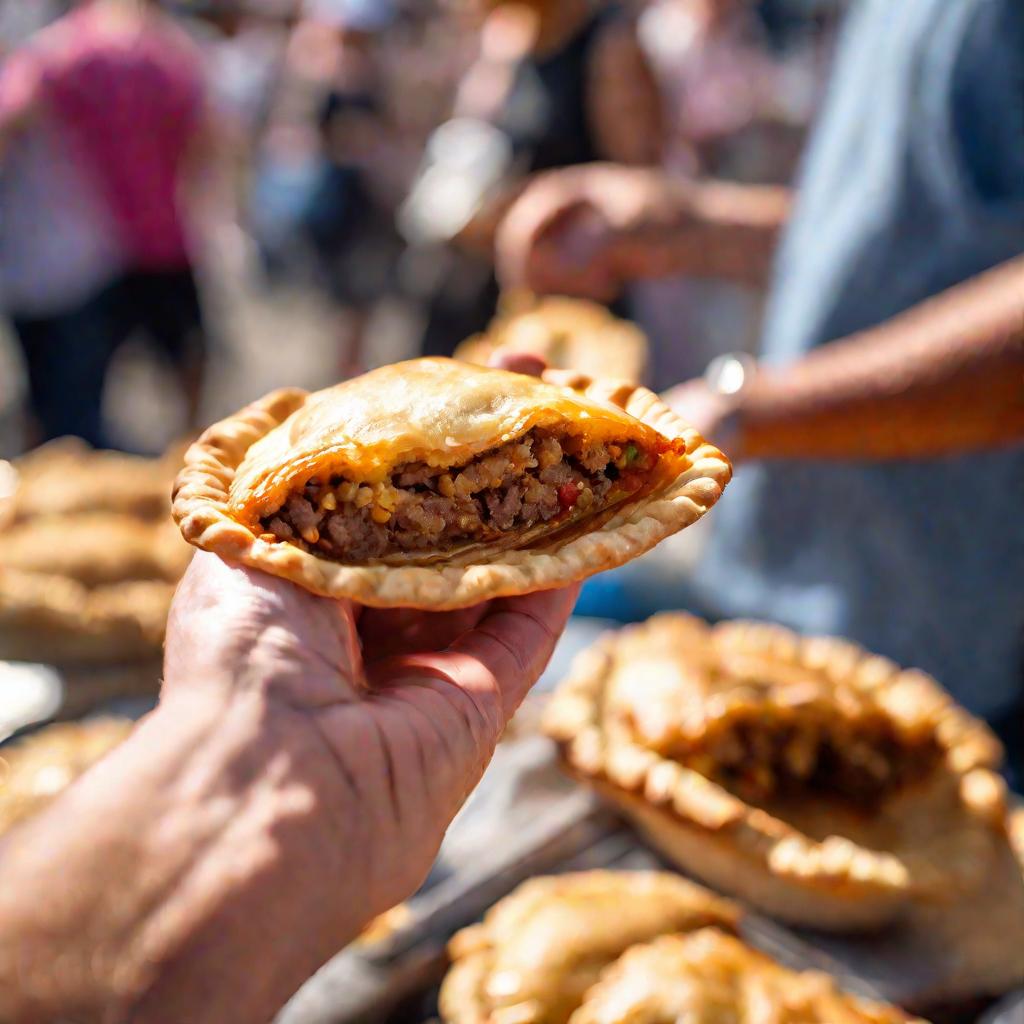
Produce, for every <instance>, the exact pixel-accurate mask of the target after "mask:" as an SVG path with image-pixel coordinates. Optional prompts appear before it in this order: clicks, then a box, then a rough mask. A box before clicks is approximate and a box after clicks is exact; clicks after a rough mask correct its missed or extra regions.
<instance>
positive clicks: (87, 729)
mask: <svg viewBox="0 0 1024 1024" xmlns="http://www.w3.org/2000/svg"><path fill="white" fill-rule="evenodd" d="M134 724H135V723H134V722H132V721H131V720H130V719H127V718H94V719H90V720H88V721H85V722H76V723H67V724H62V725H51V726H47V727H46V728H45V729H40V730H39V732H36V733H33V734H32V735H31V736H29V737H27V738H26V739H23V740H20V741H19V742H18V743H15V744H13V745H12V746H10V747H5V748H4V749H3V750H0V779H2V783H0V836H2V835H3V834H4V833H5V832H7V831H8V830H9V829H11V828H13V827H14V826H15V825H16V824H18V823H19V822H21V821H23V820H25V819H26V818H28V817H30V816H31V815H33V814H38V813H39V812H40V811H41V810H43V808H45V807H46V806H47V804H49V803H50V802H51V801H53V800H55V799H56V798H57V797H58V796H59V795H60V794H61V793H62V792H63V791H64V789H65V788H66V787H67V786H69V785H70V784H71V783H72V782H74V781H75V779H77V778H78V776H79V775H82V774H83V773H84V772H85V771H87V770H88V769H89V768H90V767H92V765H93V764H95V763H96V762H97V761H99V760H100V758H102V757H103V756H104V755H106V754H107V753H109V752H110V751H111V750H113V748H114V747H116V746H117V745H118V744H119V743H121V742H123V741H124V740H125V739H127V738H128V734H129V733H130V732H131V730H132V727H133V726H134Z"/></svg>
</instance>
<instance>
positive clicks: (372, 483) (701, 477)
mask: <svg viewBox="0 0 1024 1024" xmlns="http://www.w3.org/2000/svg"><path fill="white" fill-rule="evenodd" d="M730 475H731V466H730V464H729V462H728V460H727V459H726V458H725V457H724V456H723V455H722V454H721V452H719V451H718V450H717V449H716V448H714V447H712V446H711V445H709V444H707V443H706V442H705V441H704V439H703V438H701V436H700V435H699V434H698V433H697V432H696V431H695V430H693V429H692V428H690V427H688V426H686V424H684V423H683V422H682V421H681V420H680V419H679V418H678V417H677V416H675V414H674V413H672V412H671V410H669V409H668V408H667V407H666V406H665V405H663V404H662V403H661V402H660V401H659V400H658V399H657V398H656V396H654V395H653V394H651V392H649V391H646V390H644V389H643V388H638V387H635V386H632V385H625V384H621V383H614V382H609V383H600V382H594V381H591V380H590V379H589V378H584V377H580V376H579V375H576V374H564V373H555V372H549V373H548V374H546V375H545V378H544V380H538V379H536V378H533V377H527V376H523V375H521V374H513V373H506V372H504V371H501V370H488V369H483V368H479V367H474V366H467V365H464V364H461V363H458V362H455V361H453V360H449V359H419V360H413V361H411V362H407V363H401V364H398V365H395V366H387V367H384V368H382V369H379V370H375V371H373V372H372V373H368V374H366V375H364V376H363V377H359V378H356V379H354V380H351V381H348V382H346V383H344V384H340V385H338V386H337V387H334V388H330V389H328V390H326V391H321V392H318V393H317V394H314V395H308V394H306V393H305V392H302V391H297V390H289V391H281V392H276V393H274V394H272V395H270V396H268V397H267V398H266V399H264V400H263V401H261V402H257V403H256V404H254V405H252V406H249V407H248V408H247V409H244V410H243V411H242V412H240V413H238V414H237V415H235V416H233V417H231V418H230V419H228V420H225V421H224V422H222V423H220V424H217V425H216V426H214V427H212V428H211V429H210V430H209V431H207V432H206V434H204V435H203V437H202V438H201V439H200V440H199V441H198V442H197V443H196V444H195V445H194V446H193V447H192V448H191V449H190V451H189V454H188V456H187V458H186V465H185V469H184V470H183V471H182V473H181V474H180V476H179V478H178V482H177V485H176V492H175V500H174V516H175V518H176V520H177V521H178V523H179V524H180V526H181V529H182V533H183V535H184V536H185V539H186V540H188V541H190V542H191V543H193V544H195V545H196V546H198V547H201V548H205V549H207V550H211V551H215V552H217V553H219V554H222V555H224V556H226V557H229V558H233V559H236V560H238V561H242V562H244V563H246V564H249V565H253V566H255V567H257V568H261V569H265V570H267V571H268V572H272V573H274V574H276V575H279V576H283V577H285V578H287V579H291V580H294V581H295V582H297V583H300V584H302V585H303V586H305V587H306V588H307V589H309V590H312V591H314V592H316V593H320V594H325V595H329V596H335V597H349V598H353V599H355V600H358V601H360V602H362V603H364V604H371V605H382V606H389V605H390V606H403V605H404V606H416V607H424V608H434V609H444V608H458V607H463V606H468V605H471V604H474V603H477V602H479V601H482V600H485V599H488V598H492V597H499V596H506V595H510V594H520V593H528V592H531V591H534V590H543V589H546V588H550V587H556V586H562V585H565V584H568V583H571V582H573V581H575V580H579V579H583V578H584V577H586V576H589V575H592V574H593V573H595V572H599V571H600V570H602V569H608V568H611V567H613V566H617V565H621V564H623V563H624V562H626V561H628V560H629V559H631V558H634V557H635V556H637V555H639V554H641V553H643V552H644V551H646V550H648V549H649V548H651V547H653V546H654V545H655V544H657V543H658V541H660V540H662V539H663V538H665V537H667V536H668V535H670V534H672V533H675V532H676V531H677V530H679V529H681V528H682V527H684V526H687V525H688V524H690V523H692V522H694V521H695V520H696V519H698V518H699V517H700V516H701V515H703V514H704V512H706V511H707V509H708V508H710V507H711V506H712V505H713V504H714V503H715V502H716V501H717V500H718V497H719V496H720V494H721V491H722V488H723V487H724V486H725V484H726V483H727V482H728V480H729V477H730Z"/></svg>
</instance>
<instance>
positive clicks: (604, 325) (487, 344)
mask: <svg viewBox="0 0 1024 1024" xmlns="http://www.w3.org/2000/svg"><path fill="white" fill-rule="evenodd" d="M498 349H501V350H502V351H503V352H515V353H529V354H530V355H536V356H540V357H541V358H542V359H543V360H544V361H545V362H546V363H547V364H548V366H550V367H552V368H554V369H558V370H574V371H575V372H577V373H582V374H586V375H587V376H590V377H614V378H616V379H619V380H629V381H634V382H636V383H639V382H640V381H642V380H643V379H644V374H645V373H646V370H647V360H648V351H649V344H648V341H647V338H646V336H645V335H644V332H643V331H641V330H640V328H639V327H637V326H636V324H633V323H630V322H629V321H628V320H620V319H619V318H618V317H616V316H613V315H612V314H611V313H610V312H609V311H608V309H607V308H605V307H604V306H600V305H598V304H597V303H596V302H587V301H585V300H583V299H569V298H564V297H561V296H553V297H550V298H543V299H539V300H538V301H536V302H535V303H534V304H532V305H526V306H515V307H513V308H510V309H508V310H503V311H502V313H501V314H500V315H499V316H498V317H496V318H495V319H494V321H493V322H492V323H491V325H490V326H489V327H488V329H487V333H486V334H478V335H476V336H475V337H472V338H469V339H467V340H466V341H464V342H463V343H462V344H461V345H459V347H458V348H457V349H456V350H455V358H456V359H462V360H464V361H465V362H467V363H476V364H478V365H479V366H487V365H488V363H489V361H490V359H491V357H492V356H493V355H494V353H495V352H496V351H497V350H498Z"/></svg>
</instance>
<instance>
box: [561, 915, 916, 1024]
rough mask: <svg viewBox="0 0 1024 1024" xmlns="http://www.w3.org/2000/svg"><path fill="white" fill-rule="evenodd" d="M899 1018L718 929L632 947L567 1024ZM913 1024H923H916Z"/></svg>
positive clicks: (787, 1023)
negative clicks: (773, 958) (787, 965)
mask: <svg viewBox="0 0 1024 1024" xmlns="http://www.w3.org/2000/svg"><path fill="white" fill-rule="evenodd" d="M911 1020H912V1018H911V1017H909V1016H908V1015H907V1014H905V1013H904V1012H903V1011H902V1010H898V1009H896V1008H895V1007H893V1006H889V1005H887V1004H885V1003H877V1002H870V1001H868V1000H865V999H858V998H856V997H854V996H851V995H847V994H846V993H845V992H843V991H841V990H840V989H839V988H838V987H837V985H836V983H835V981H834V980H833V979H832V978H831V977H829V976H828V975H827V974H822V973H820V972H817V971H792V970H789V969H788V968H786V967H782V966H781V965H779V964H777V963H775V961H774V960H770V959H769V958H768V957H766V956H764V955H763V954H761V953H758V952H757V951H755V950H753V949H751V948H750V947H749V946H748V945H746V943H744V942H742V941H741V940H740V939H737V938H736V937H735V936H732V935H727V934H725V933H724V932H722V931H719V930H718V929H717V928H704V929H701V930H700V931H695V932H691V933H689V934H687V935H665V936H662V937H661V938H658V939H655V940H654V941H653V942H649V943H646V944H643V945H637V946H634V947H633V948H632V949H630V950H628V951H627V952H626V953H625V954H624V955H623V956H622V957H621V958H620V959H619V960H617V961H616V962H615V963H614V964H613V965H612V966H611V967H609V968H608V969H607V970H606V971H605V972H604V974H603V975H602V976H601V980H600V981H599V982H598V983H597V984H596V985H595V986H594V987H593V988H591V989H590V990H589V991H588V992H587V994H586V997H585V999H584V1001H583V1005H582V1006H581V1007H580V1008H579V1009H578V1010H577V1011H576V1012H575V1013H574V1014H573V1015H572V1017H571V1018H570V1024H908V1022H910V1021H911ZM917 1024H924V1022H923V1021H918V1022H917Z"/></svg>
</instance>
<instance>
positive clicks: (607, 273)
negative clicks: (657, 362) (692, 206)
mask: <svg viewBox="0 0 1024 1024" xmlns="http://www.w3.org/2000/svg"><path fill="white" fill-rule="evenodd" d="M681 197H682V190H681V186H680V183H678V182H669V181H668V180H667V179H666V178H665V176H664V175H663V174H661V173H660V172H658V171H652V170H646V169H639V168H628V167H619V166H615V165H612V164H587V165H584V166H579V167H571V168H566V169H565V170H559V171H553V172H551V173H548V174H543V175H540V176H539V177H538V178H536V179H535V180H534V181H533V182H532V183H531V184H530V185H529V186H527V188H526V189H525V191H524V192H523V194H522V195H521V196H520V197H519V199H518V200H517V201H516V202H515V203H514V204H513V206H512V207H511V209H510V210H509V212H508V214H507V215H506V217H505V219H504V221H503V222H502V224H501V226H500V228H499V230H498V234H497V238H496V242H495V260H496V265H497V269H498V276H499V279H500V280H501V283H502V285H503V286H504V287H505V288H510V289H511V288H527V289H529V290H531V291H534V292H537V293H538V294H552V293H559V294H566V295H576V296H580V297H583V298H589V299H594V300H595V301H599V302H610V301H612V300H614V299H615V298H616V297H617V296H618V294H619V293H620V292H621V290H622V288H623V285H624V283H625V282H626V281H628V280H629V279H631V278H632V277H635V276H638V275H640V274H641V273H643V268H642V267H641V265H640V260H639V259H638V257H637V247H635V246H632V245H631V244H630V240H631V238H632V236H633V235H634V234H635V233H636V232H638V231H640V230H642V229H643V228H644V227H647V226H650V225H656V224H658V223H661V222H665V221H667V220H670V219H672V218H674V217H675V216H676V215H677V214H678V212H679V209H680V208H681V204H680V202H679V200H680V199H681Z"/></svg>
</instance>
